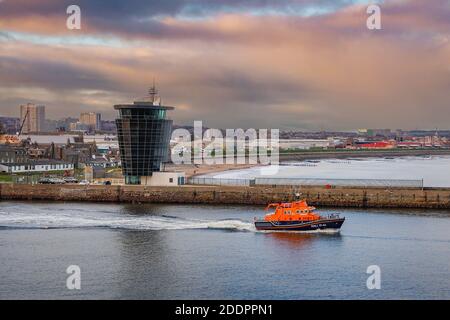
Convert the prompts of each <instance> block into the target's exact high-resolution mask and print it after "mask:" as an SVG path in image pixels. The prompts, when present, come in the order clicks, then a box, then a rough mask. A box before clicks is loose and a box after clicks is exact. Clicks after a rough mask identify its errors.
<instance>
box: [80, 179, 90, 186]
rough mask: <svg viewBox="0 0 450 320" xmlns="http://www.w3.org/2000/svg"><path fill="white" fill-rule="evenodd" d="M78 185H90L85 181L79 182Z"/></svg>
mask: <svg viewBox="0 0 450 320" xmlns="http://www.w3.org/2000/svg"><path fill="white" fill-rule="evenodd" d="M78 184H81V185H89V184H90V183H89V181H87V180H81V181H80V182H78Z"/></svg>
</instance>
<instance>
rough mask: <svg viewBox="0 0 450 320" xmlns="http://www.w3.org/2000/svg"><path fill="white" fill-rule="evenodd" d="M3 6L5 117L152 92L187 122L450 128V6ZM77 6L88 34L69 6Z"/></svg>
mask: <svg viewBox="0 0 450 320" xmlns="http://www.w3.org/2000/svg"><path fill="white" fill-rule="evenodd" d="M373 2H374V1H364V0H353V1H352V0H315V1H314V0H127V1H125V0H109V1H100V0H0V115H6V116H18V114H19V107H18V106H19V105H20V104H21V103H25V102H30V101H31V102H36V103H42V104H45V105H46V106H47V117H48V118H53V119H57V118H60V117H65V116H78V115H79V113H80V112H82V111H98V112H101V113H102V114H103V117H104V118H107V119H108V118H109V119H113V118H114V111H113V108H112V106H113V105H114V104H118V103H126V102H131V101H134V99H135V98H138V97H142V96H144V95H145V92H146V90H147V87H148V86H149V85H150V84H151V83H152V81H153V78H156V80H157V83H158V87H159V89H160V93H161V95H162V98H163V102H164V103H165V104H169V105H174V106H176V107H177V109H176V111H174V112H172V118H173V119H174V120H175V122H176V123H177V124H192V123H193V121H194V120H203V121H204V122H205V125H207V126H209V127H220V128H236V127H245V128H248V127H255V128H282V129H304V130H324V129H328V130H334V129H336V130H351V129H356V128H365V127H376V128H405V129H415V128H428V129H434V128H441V129H444V128H447V129H449V128H450V99H449V98H450V42H449V37H450V1H448V0H428V1H425V0H391V1H389V0H386V1H378V2H377V3H378V4H379V6H380V7H381V22H382V29H381V30H368V29H367V27H366V20H367V17H368V16H369V15H368V14H367V13H366V9H367V6H368V4H369V3H373ZM71 4H77V5H78V6H79V7H80V8H81V23H82V25H81V27H82V29H81V30H68V29H67V28H66V19H67V17H68V15H67V14H66V8H67V7H68V6H69V5H71Z"/></svg>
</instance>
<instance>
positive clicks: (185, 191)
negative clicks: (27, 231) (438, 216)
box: [0, 184, 450, 209]
mask: <svg viewBox="0 0 450 320" xmlns="http://www.w3.org/2000/svg"><path fill="white" fill-rule="evenodd" d="M296 194H299V195H300V197H301V198H305V199H307V200H308V202H309V203H310V204H311V205H316V206H331V207H360V208H429V209H437V208H441V209H450V188H423V189H421V188H381V187H378V188H377V187H373V188H358V187H353V188H350V187H335V188H326V187H314V186H304V187H298V186H276V187H275V186H251V187H248V186H189V185H187V186H179V187H146V186H103V185H98V186H96V185H91V186H84V185H23V184H0V199H1V200H50V201H95V202H134V203H140V202H141V203H191V204H253V205H266V204H267V203H269V202H280V201H291V200H293V199H295V197H296Z"/></svg>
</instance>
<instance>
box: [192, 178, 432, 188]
mask: <svg viewBox="0 0 450 320" xmlns="http://www.w3.org/2000/svg"><path fill="white" fill-rule="evenodd" d="M188 184H192V185H212V186H255V185H262V186H264V185H265V186H327V187H336V186H341V187H396V188H400V187H405V188H423V187H424V185H423V179H421V180H418V179H417V180H413V179H322V178H269V177H266V178H263V177H258V178H253V179H244V178H242V179H223V178H213V177H192V178H190V179H188Z"/></svg>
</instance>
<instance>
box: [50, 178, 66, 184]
mask: <svg viewBox="0 0 450 320" xmlns="http://www.w3.org/2000/svg"><path fill="white" fill-rule="evenodd" d="M49 181H50V184H64V183H66V182H65V181H64V180H63V179H61V178H50V179H49Z"/></svg>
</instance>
